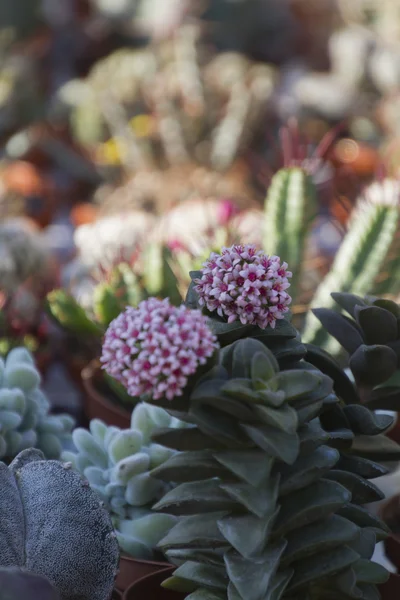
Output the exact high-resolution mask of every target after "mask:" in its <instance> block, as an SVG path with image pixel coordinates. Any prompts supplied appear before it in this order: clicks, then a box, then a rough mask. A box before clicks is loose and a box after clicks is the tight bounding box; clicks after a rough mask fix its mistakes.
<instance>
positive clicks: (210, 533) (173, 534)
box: [157, 511, 228, 552]
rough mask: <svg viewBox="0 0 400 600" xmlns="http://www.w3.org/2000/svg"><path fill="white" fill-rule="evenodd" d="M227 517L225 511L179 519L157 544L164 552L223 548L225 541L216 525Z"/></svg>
mask: <svg viewBox="0 0 400 600" xmlns="http://www.w3.org/2000/svg"><path fill="white" fill-rule="evenodd" d="M227 515H228V512H227V511H225V512H224V511H222V512H215V513H207V514H202V516H201V519H199V517H198V515H194V516H190V517H181V518H180V519H179V521H178V522H177V524H176V525H174V526H173V527H172V529H171V530H170V531H169V532H168V533H167V535H166V536H165V537H163V538H162V539H161V540H160V541H159V542H158V544H157V546H158V547H159V548H161V549H162V550H163V551H164V552H165V551H167V550H169V549H171V548H177V549H179V548H183V549H184V548H187V549H207V548H214V549H215V548H224V547H226V545H227V543H226V539H225V538H224V536H223V535H222V534H221V532H220V529H219V527H218V525H217V523H218V522H219V521H220V520H221V519H223V518H224V517H225V516H227Z"/></svg>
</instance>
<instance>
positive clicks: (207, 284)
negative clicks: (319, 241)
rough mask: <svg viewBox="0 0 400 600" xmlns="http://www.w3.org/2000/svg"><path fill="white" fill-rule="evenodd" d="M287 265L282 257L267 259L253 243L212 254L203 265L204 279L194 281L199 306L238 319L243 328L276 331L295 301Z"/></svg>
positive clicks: (231, 320)
mask: <svg viewBox="0 0 400 600" xmlns="http://www.w3.org/2000/svg"><path fill="white" fill-rule="evenodd" d="M287 266H288V265H287V263H282V264H281V261H280V258H279V256H268V255H267V254H264V252H262V251H257V250H256V247H255V246H253V245H251V244H247V245H234V246H232V247H230V248H223V249H222V252H221V254H216V253H215V252H213V253H212V254H211V255H210V258H209V259H208V260H207V261H206V262H205V263H204V264H203V269H202V277H201V278H200V279H196V280H195V283H196V284H197V285H196V287H195V290H196V291H197V293H198V295H199V298H200V300H199V304H200V306H205V307H206V308H207V309H208V310H209V311H212V312H213V311H217V313H218V314H219V316H220V317H227V318H228V323H233V322H234V321H236V320H237V319H239V320H240V322H241V323H243V325H245V324H254V325H258V326H259V327H261V329H265V328H266V327H267V326H268V325H270V326H271V327H272V328H274V327H275V324H276V320H277V319H283V315H284V314H285V313H286V312H288V310H289V308H288V306H289V304H290V302H291V300H292V299H291V297H290V296H289V294H288V293H287V292H286V290H287V288H288V287H289V286H290V283H289V282H288V277H291V276H292V273H290V271H287V270H286V269H287Z"/></svg>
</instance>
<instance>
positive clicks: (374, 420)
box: [343, 404, 393, 435]
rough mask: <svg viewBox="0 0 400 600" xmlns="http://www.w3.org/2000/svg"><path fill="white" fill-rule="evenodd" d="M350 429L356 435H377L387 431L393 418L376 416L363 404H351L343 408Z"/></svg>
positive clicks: (381, 415)
mask: <svg viewBox="0 0 400 600" xmlns="http://www.w3.org/2000/svg"><path fill="white" fill-rule="evenodd" d="M343 412H344V414H345V415H346V418H347V420H348V422H349V423H350V427H351V429H352V431H353V432H354V433H361V434H363V435H376V434H378V433H382V432H383V431H386V429H388V427H390V425H392V423H393V417H391V416H390V415H385V414H375V413H373V412H372V411H371V410H369V409H368V408H366V407H365V406H362V405H361V404H349V405H347V406H344V407H343Z"/></svg>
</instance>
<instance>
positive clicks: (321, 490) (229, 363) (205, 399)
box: [105, 247, 400, 600]
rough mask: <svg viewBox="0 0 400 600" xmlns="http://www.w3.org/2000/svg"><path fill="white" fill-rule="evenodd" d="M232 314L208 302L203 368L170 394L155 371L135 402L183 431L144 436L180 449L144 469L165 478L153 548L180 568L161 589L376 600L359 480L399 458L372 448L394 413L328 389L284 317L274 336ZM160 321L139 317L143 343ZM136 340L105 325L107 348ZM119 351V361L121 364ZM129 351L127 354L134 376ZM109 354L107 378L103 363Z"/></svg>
mask: <svg viewBox="0 0 400 600" xmlns="http://www.w3.org/2000/svg"><path fill="white" fill-rule="evenodd" d="M235 252H236V253H237V252H238V249H235V247H233V248H231V249H229V250H228V251H227V252H226V253H223V254H222V256H221V257H216V256H214V257H213V256H212V257H211V258H210V260H211V261H213V262H216V263H217V265H218V268H219V270H218V269H217V267H215V269H214V271H212V272H211V274H212V275H215V281H213V283H212V285H216V282H218V281H220V280H221V274H220V272H219V271H220V270H221V267H224V268H225V267H226V275H227V276H228V274H230V273H231V272H232V269H231V268H230V267H229V265H228V258H229V257H230V256H233V255H234V253H235ZM242 252H243V253H245V252H246V250H245V249H243V248H242ZM234 258H235V257H234ZM236 258H237V259H238V260H239V258H240V257H236ZM241 258H242V261H244V259H245V257H244V256H242V257H241ZM246 260H247V261H248V262H251V257H250V258H249V257H247V258H246ZM225 263H226V265H225ZM236 264H239V263H236ZM240 268H241V269H242V270H243V269H244V265H243V264H241V265H240ZM207 274H208V271H207V269H205V270H204V273H200V274H196V275H195V276H194V280H195V281H194V282H193V284H192V286H191V289H190V290H189V293H188V298H187V304H188V305H190V306H192V307H193V308H197V307H198V305H199V295H198V294H197V288H198V287H199V283H198V281H199V280H201V278H202V277H206V276H207ZM258 275H259V277H262V273H261V271H260V273H259V274H258ZM223 280H224V279H223ZM253 283H254V282H253ZM210 285H211V282H210ZM265 285H267V284H265ZM200 291H201V290H200ZM200 297H201V294H200ZM150 308H151V305H150V304H149V309H150ZM230 308H231V309H232V308H233V307H232V306H231V307H230ZM150 312H151V311H150ZM137 314H138V315H139V311H137ZM257 314H258V313H257V312H255V315H257ZM230 316H232V315H230ZM150 317H151V315H150ZM154 317H156V314H155V315H154ZM228 317H229V315H228V314H224V311H223V310H222V314H221V313H219V314H217V311H216V310H210V309H208V310H207V309H206V308H204V317H203V318H204V322H205V323H208V326H209V328H210V333H209V335H211V333H212V332H213V333H214V335H216V337H217V338H218V341H219V343H220V346H221V347H222V350H221V351H220V353H219V358H218V361H217V364H216V365H215V366H212V364H213V363H211V362H209V363H208V369H209V370H208V371H207V372H206V373H205V374H204V371H200V370H197V371H196V372H194V371H193V370H191V371H190V373H191V376H190V379H189V383H188V385H186V386H185V387H184V388H183V389H182V388H179V390H178V391H179V393H177V394H176V395H175V397H174V398H172V399H171V396H167V394H166V395H165V397H160V395H159V393H158V387H156V386H158V385H159V381H160V380H162V378H163V377H168V373H169V371H168V367H167V366H164V365H162V364H158V363H157V366H158V367H159V369H158V371H157V374H158V375H157V381H154V382H153V380H149V381H151V385H152V386H153V387H154V390H153V389H150V387H149V389H148V391H147V393H146V394H145V396H143V399H145V400H146V401H147V402H149V403H150V404H151V405H157V406H161V407H163V408H164V409H165V410H167V412H170V414H173V415H174V416H178V418H181V419H183V420H184V421H185V422H186V423H188V424H189V427H188V428H185V429H182V430H178V429H172V428H166V429H163V430H159V431H155V432H153V434H152V439H153V441H154V442H156V443H161V444H163V445H164V446H165V447H168V448H171V449H173V450H177V451H178V452H179V453H178V454H173V455H171V457H169V458H168V459H167V460H166V461H165V462H163V464H162V465H160V466H158V467H156V468H155V469H153V470H152V471H151V472H150V475H151V477H153V478H155V479H159V480H160V481H162V482H164V483H170V484H172V483H173V484H174V487H173V488H172V489H171V490H169V491H167V493H166V494H165V496H164V497H163V498H161V499H160V500H159V501H158V502H157V504H156V505H155V506H154V507H153V510H155V511H157V512H159V513H161V514H168V515H173V516H175V517H177V518H178V521H177V523H176V524H175V525H174V526H173V527H172V529H171V530H170V531H169V532H168V533H167V535H166V536H165V537H164V538H163V539H162V540H161V541H160V542H159V544H158V546H159V548H161V550H162V551H163V552H164V553H165V555H166V556H167V558H168V560H169V561H170V562H171V563H172V564H174V565H175V566H176V567H177V569H176V571H175V573H174V575H173V576H172V577H171V578H170V579H168V580H167V581H165V582H164V584H163V585H164V586H165V587H168V588H172V589H176V590H179V591H183V592H186V593H187V594H189V595H188V596H187V598H190V599H191V600H192V599H193V600H200V599H202V600H203V599H204V600H226V599H227V598H229V600H240V599H245V600H261V599H263V600H264V599H274V600H275V599H279V598H288V599H289V598H290V599H294V598H296V599H297V598H299V599H300V598H309V597H315V598H324V599H325V598H328V599H329V598H332V599H333V598H335V599H342V598H343V600H344V599H345V598H360V599H361V598H365V599H367V598H375V597H377V591H376V589H375V584H378V583H381V582H384V581H385V580H386V579H387V577H388V573H387V572H386V571H385V569H384V568H383V567H381V566H380V565H377V564H376V563H374V562H372V561H371V560H370V559H371V557H372V554H373V552H374V548H375V543H376V540H380V539H383V537H385V535H386V534H387V528H386V526H385V525H384V524H383V523H382V522H381V521H379V519H377V518H376V517H375V516H373V515H372V514H370V513H369V512H368V511H367V510H366V509H365V508H363V507H362V505H363V504H365V503H367V502H374V501H376V500H380V499H382V496H383V495H382V493H381V492H380V490H379V489H378V488H377V487H376V486H375V485H374V484H373V483H371V482H369V481H368V479H370V478H375V477H377V476H379V475H382V474H384V473H385V472H387V470H386V469H385V468H384V467H382V466H380V465H379V464H377V463H375V462H373V461H374V458H373V454H374V453H375V454H376V455H379V458H380V459H382V460H385V459H388V457H390V459H392V460H395V459H396V458H398V457H399V455H400V454H399V453H400V449H399V447H398V446H397V444H394V443H393V445H391V447H390V448H388V447H387V446H386V447H385V446H382V438H383V439H386V438H384V436H382V432H384V431H385V430H386V429H387V428H388V427H389V426H390V424H391V423H392V420H393V419H392V418H391V417H388V416H387V415H378V414H375V413H373V412H372V411H370V410H369V409H368V408H366V407H363V406H361V405H360V404H356V403H355V402H353V398H352V397H351V396H350V395H349V394H348V390H347V389H344V392H343V389H342V390H338V391H337V392H336V394H335V392H334V390H333V384H334V382H333V380H332V379H331V378H330V376H329V373H325V372H324V371H323V370H322V371H321V370H319V369H318V367H316V366H314V365H313V364H312V363H311V362H309V361H308V354H310V356H311V357H313V350H314V352H317V351H318V348H317V349H314V348H313V347H312V346H309V347H307V348H306V347H305V346H303V345H302V344H301V342H300V339H299V336H298V334H297V332H296V330H294V328H293V327H292V326H291V325H290V323H288V321H287V320H286V318H285V317H284V318H282V319H278V320H277V321H276V323H274V324H275V328H273V327H271V325H270V324H268V323H267V324H265V323H263V324H262V327H263V328H262V327H259V326H258V325H257V324H255V323H252V322H245V323H241V322H240V320H239V317H240V311H238V312H237V314H236V320H231V322H230V323H229V322H228ZM188 319H189V317H187V319H182V320H180V321H179V324H178V325H177V324H176V323H175V322H171V323H169V322H166V323H165V324H164V329H165V331H163V332H162V335H159V336H158V338H157V343H158V344H162V338H163V336H164V337H165V338H166V337H167V336H168V331H169V328H170V329H171V331H175V335H176V336H178V335H179V334H180V333H179V332H180V331H181V332H184V331H185V325H186V323H187V320H188ZM156 322H157V319H155V320H154V321H153V320H152V319H151V318H150V319H149V320H148V324H149V328H148V329H147V333H148V335H150V336H152V335H155V334H156V332H158V331H159V325H157V327H154V323H156ZM157 323H158V322H157ZM136 333H137V332H136ZM136 333H134V332H132V334H131V337H130V336H129V334H128V335H126V331H125V329H123V328H121V329H120V330H115V331H114V334H115V339H116V344H119V343H124V344H129V340H131V344H134V343H135V339H136V338H135V336H136ZM292 341H294V342H296V344H291V343H290V342H292ZM268 346H269V348H268ZM118 347H119V346H116V347H115V353H116V354H115V357H116V358H118V356H120V358H119V360H120V361H122V362H123V359H122V355H121V353H120V354H118ZM195 350H196V346H195V345H194V344H193V343H192V344H191V351H192V352H193V351H195ZM304 356H306V358H307V360H304ZM135 357H136V355H135V353H131V354H130V355H129V356H128V357H127V360H128V362H129V369H130V370H131V372H132V373H134V372H135V369H136V368H137V366H138V365H136V358H135ZM105 358H106V359H107V360H106V363H105V366H106V368H107V369H109V370H110V374H112V368H111V366H112V365H113V364H114V363H113V358H112V357H110V356H108V354H107V355H105ZM277 359H278V360H277ZM140 360H141V359H140V354H138V362H140ZM326 364H328V366H329V363H326ZM326 364H325V366H326ZM342 374H343V376H344V373H342ZM339 383H340V381H339ZM339 387H340V386H339ZM342 392H343V395H342ZM345 403H346V404H345ZM375 439H376V443H374V440H375ZM366 440H368V442H366Z"/></svg>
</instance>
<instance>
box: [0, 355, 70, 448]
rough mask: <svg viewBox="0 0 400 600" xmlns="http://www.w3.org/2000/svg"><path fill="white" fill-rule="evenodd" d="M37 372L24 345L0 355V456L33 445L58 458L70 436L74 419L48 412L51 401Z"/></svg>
mask: <svg viewBox="0 0 400 600" xmlns="http://www.w3.org/2000/svg"><path fill="white" fill-rule="evenodd" d="M40 379H41V378H40V374H39V372H38V371H37V369H36V366H35V363H34V360H33V358H32V355H31V354H30V353H29V352H28V351H27V350H26V349H25V348H22V347H20V348H13V349H12V350H11V351H10V352H9V354H8V355H7V358H6V359H5V361H3V360H2V359H0V457H1V458H2V459H7V460H9V459H12V458H13V457H14V456H16V455H17V454H18V452H21V450H24V449H25V448H30V447H35V448H38V449H39V450H41V451H42V452H43V453H44V455H45V456H46V458H59V456H60V454H61V451H62V447H63V445H65V444H68V442H69V441H70V440H71V431H72V428H73V427H74V419H73V418H72V417H71V416H70V415H66V414H65V415H50V414H49V409H50V403H49V401H48V400H47V398H46V396H45V395H44V393H43V392H42V390H41V389H40Z"/></svg>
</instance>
